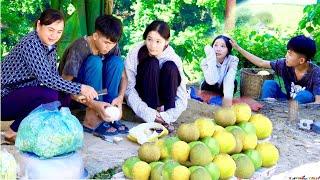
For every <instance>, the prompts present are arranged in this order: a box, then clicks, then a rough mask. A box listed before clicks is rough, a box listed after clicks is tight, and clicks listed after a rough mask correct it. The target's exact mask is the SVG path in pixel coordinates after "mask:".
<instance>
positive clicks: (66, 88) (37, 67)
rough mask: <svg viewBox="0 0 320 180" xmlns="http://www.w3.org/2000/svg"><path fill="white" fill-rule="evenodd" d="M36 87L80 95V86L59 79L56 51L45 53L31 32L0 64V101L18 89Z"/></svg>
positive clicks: (45, 49) (46, 50)
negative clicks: (41, 86) (0, 98)
mask: <svg viewBox="0 0 320 180" xmlns="http://www.w3.org/2000/svg"><path fill="white" fill-rule="evenodd" d="M40 85H43V86H46V87H48V88H52V89H54V90H57V91H63V92H66V93H70V94H79V93H80V91H81V84H79V83H73V82H71V81H67V80H64V79H62V77H61V76H59V74H58V71H57V67H56V47H55V46H53V47H52V48H50V50H49V48H48V46H46V45H44V44H43V43H42V42H41V40H40V39H39V36H38V34H37V32H36V31H32V32H31V33H29V34H28V35H27V36H25V37H24V38H22V40H21V41H20V42H19V43H18V44H17V45H16V46H15V47H14V48H13V49H12V50H11V52H10V53H9V54H8V55H7V56H6V57H5V58H4V60H3V61H2V62H1V97H4V96H6V95H7V94H9V93H10V92H11V91H13V90H15V89H18V88H22V87H27V86H40Z"/></svg>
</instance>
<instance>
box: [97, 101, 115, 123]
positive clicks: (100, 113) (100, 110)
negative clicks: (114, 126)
mask: <svg viewBox="0 0 320 180" xmlns="http://www.w3.org/2000/svg"><path fill="white" fill-rule="evenodd" d="M108 106H111V104H109V103H106V102H103V101H93V102H92V108H93V110H94V111H95V112H96V113H97V115H98V116H99V117H100V118H101V119H102V120H104V121H107V122H110V121H111V120H110V116H109V115H108V114H106V111H105V108H106V107H108Z"/></svg>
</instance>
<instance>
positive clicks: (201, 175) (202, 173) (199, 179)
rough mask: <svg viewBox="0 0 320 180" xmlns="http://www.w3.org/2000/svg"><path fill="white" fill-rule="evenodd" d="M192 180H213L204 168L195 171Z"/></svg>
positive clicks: (191, 176)
mask: <svg viewBox="0 0 320 180" xmlns="http://www.w3.org/2000/svg"><path fill="white" fill-rule="evenodd" d="M190 180H211V176H210V173H209V172H208V171H207V170H206V169H205V168H203V167H200V168H197V169H195V170H193V172H192V173H191V175H190Z"/></svg>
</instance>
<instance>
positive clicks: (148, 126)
mask: <svg viewBox="0 0 320 180" xmlns="http://www.w3.org/2000/svg"><path fill="white" fill-rule="evenodd" d="M168 133H169V132H168V130H167V129H166V128H165V127H164V126H163V125H162V124H159V123H155V122H150V123H142V124H139V125H138V126H136V127H134V128H131V129H130V130H129V134H128V136H127V137H128V139H129V140H131V141H133V142H137V143H139V144H143V143H145V142H154V141H156V140H158V138H161V137H164V136H166V135H168Z"/></svg>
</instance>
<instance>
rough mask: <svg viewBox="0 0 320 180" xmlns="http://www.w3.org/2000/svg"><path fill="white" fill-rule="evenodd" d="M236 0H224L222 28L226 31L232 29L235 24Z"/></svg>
mask: <svg viewBox="0 0 320 180" xmlns="http://www.w3.org/2000/svg"><path fill="white" fill-rule="evenodd" d="M236 2H237V1H236V0H226V14H225V22H224V29H225V31H226V32H228V31H231V30H233V29H234V27H235V24H236Z"/></svg>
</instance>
